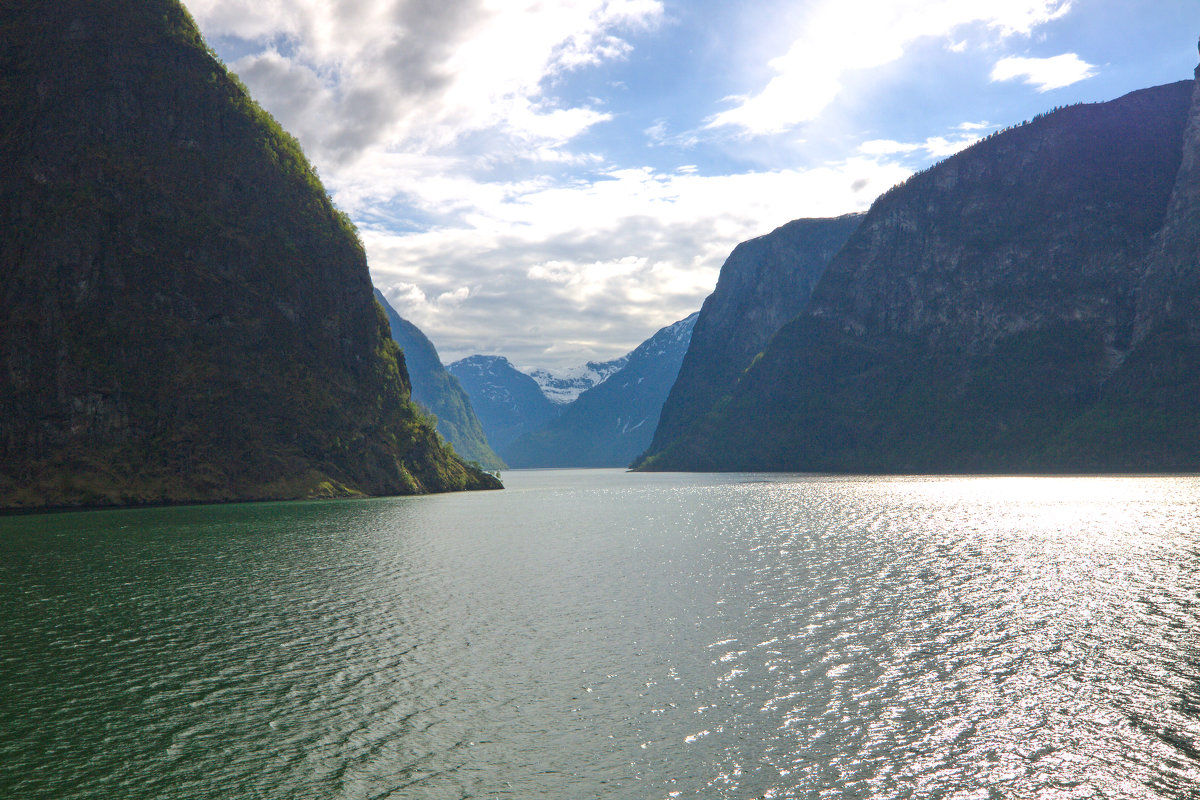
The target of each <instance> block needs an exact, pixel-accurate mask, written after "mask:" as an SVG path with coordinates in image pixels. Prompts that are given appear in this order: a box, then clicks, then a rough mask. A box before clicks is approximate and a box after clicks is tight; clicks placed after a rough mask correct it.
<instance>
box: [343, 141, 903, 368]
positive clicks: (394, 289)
mask: <svg viewBox="0 0 1200 800" xmlns="http://www.w3.org/2000/svg"><path fill="white" fill-rule="evenodd" d="M910 172H911V171H910V170H909V169H908V168H906V167H904V166H902V165H900V164H897V163H895V162H893V161H891V160H889V159H886V158H867V157H855V158H852V159H849V160H846V161H844V162H840V163H837V164H832V165H827V166H823V167H818V168H813V169H805V170H799V169H794V170H774V171H762V172H752V173H745V174H730V175H704V174H701V173H700V172H698V171H697V170H696V169H687V170H672V171H670V172H660V171H656V170H652V169H649V168H637V169H610V170H607V171H602V172H600V173H598V174H596V175H595V176H593V178H592V179H591V180H589V181H586V182H584V181H578V180H577V181H574V182H570V183H556V182H553V181H548V180H537V181H526V182H515V183H505V184H489V185H486V186H481V185H478V184H471V183H469V182H453V183H447V182H443V183H441V184H435V185H434V186H433V187H429V186H427V185H426V184H424V183H421V184H419V185H415V186H416V188H415V189H414V191H417V192H425V191H429V192H430V193H429V194H421V195H420V196H413V197H412V198H409V200H408V202H410V203H412V204H414V205H416V206H419V207H425V208H427V209H429V210H430V211H431V212H434V211H436V210H437V209H439V208H441V209H451V210H452V209H461V208H469V209H470V213H467V214H459V215H453V214H451V215H447V216H446V217H445V219H447V220H448V221H447V222H446V224H444V225H439V226H434V227H431V228H429V229H428V230H424V231H418V232H413V233H398V232H396V231H395V230H390V229H388V228H386V227H383V226H364V227H363V239H364V241H365V243H366V246H367V251H368V255H369V261H370V264H371V270H372V276H373V278H374V280H375V283H376V285H378V286H379V287H380V288H381V289H382V290H383V291H384V293H385V294H386V295H388V297H389V298H394V299H396V300H397V302H396V303H395V306H396V309H397V311H398V312H399V313H400V314H401V315H402V316H404V317H406V318H408V319H411V320H412V321H413V322H414V323H416V324H417V325H418V326H420V327H421V329H422V330H424V331H425V332H426V334H428V335H429V337H430V338H431V339H433V341H434V342H435V343H436V344H437V347H438V350H439V352H440V353H441V354H442V356H443V358H444V359H446V360H453V359H456V358H461V357H462V356H465V355H470V354H471V353H476V352H489V351H490V352H500V353H502V354H504V355H506V356H508V357H509V358H510V359H511V360H512V361H513V362H514V363H516V364H518V365H522V366H543V367H546V366H557V367H562V366H570V365H573V364H575V363H582V362H583V361H584V360H587V359H589V358H591V359H595V358H600V359H604V358H612V357H613V356H616V355H620V354H622V353H624V352H627V351H629V350H631V349H633V348H634V347H635V346H637V345H638V344H639V343H640V342H641V341H642V340H643V339H645V338H646V337H647V336H649V335H651V334H652V333H653V332H654V331H655V330H657V329H658V328H660V327H662V326H663V325H665V324H667V323H669V322H672V321H674V320H676V319H681V318H683V317H685V316H687V315H688V314H690V313H691V312H693V311H695V310H696V309H698V308H699V307H700V304H701V302H702V301H703V299H704V297H705V296H707V295H708V294H709V293H710V292H711V291H712V288H713V286H714V285H715V284H716V278H717V273H718V271H719V269H720V266H721V264H722V263H723V262H724V260H725V258H726V257H727V256H728V255H729V253H730V251H732V249H733V247H734V246H735V245H736V244H737V243H738V242H741V241H744V240H745V239H748V238H751V237H753V236H758V235H761V234H763V233H767V232H769V231H770V230H772V229H773V228H775V227H777V226H779V225H782V224H783V223H785V222H787V221H789V220H791V219H795V218H798V217H803V216H827V215H830V214H836V213H841V212H844V211H851V210H857V209H864V208H866V206H867V205H868V204H869V203H870V202H871V201H872V200H873V199H874V198H875V197H876V196H877V195H878V194H880V193H881V192H883V191H884V190H886V189H888V188H890V187H891V186H893V185H895V184H896V183H898V182H900V181H902V180H904V179H905V178H906V177H907V176H908V175H909V174H910ZM454 189H458V190H461V191H462V192H464V193H466V194H467V195H469V196H464V197H456V196H454V191H453V190H454ZM464 287H465V290H464ZM456 290H459V292H460V293H459V294H458V295H454V300H455V302H454V303H453V304H451V303H448V302H446V299H447V298H446V295H447V293H451V294H453V293H454V292H455V291H456Z"/></svg>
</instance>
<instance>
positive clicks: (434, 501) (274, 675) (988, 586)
mask: <svg viewBox="0 0 1200 800" xmlns="http://www.w3.org/2000/svg"><path fill="white" fill-rule="evenodd" d="M506 483H507V484H508V485H509V487H510V488H509V489H508V490H506V491H505V492H502V493H480V494H475V495H456V496H447V497H431V498H409V499H394V500H372V501H362V502H333V503H291V504H264V505H246V506H228V507H205V508H188V509H165V510H138V511H108V512H91V513H82V514H56V515H45V516H31V517H7V518H0V687H3V697H2V698H0V699H2V702H0V708H2V709H3V711H0V720H2V724H0V796H3V797H21V798H55V799H56V800H58V799H60V798H61V799H62V800H74V799H76V798H79V799H82V798H89V799H90V798H111V797H122V798H156V799H158V798H164V799H165V798H180V799H182V798H203V797H213V798H217V797H220V798H226V797H237V798H272V799H273V798H347V800H349V799H351V798H353V799H354V800H359V799H363V800H365V799H366V798H434V799H437V798H498V797H512V798H673V797H700V798H812V799H813V800H816V799H817V798H868V797H869V798H876V797H879V798H926V797H938V798H964V799H965V798H1010V797H1015V798H1196V797H1200V641H1198V632H1200V619H1198V618H1197V616H1198V613H1197V609H1198V608H1200V605H1198V603H1200V584H1198V581H1197V577H1196V576H1197V575H1200V531H1198V530H1197V526H1196V524H1195V521H1196V520H1197V519H1200V480H1198V479H1195V478H1191V477H1155V478H1133V477H1111V478H1109V477H1093V478H1005V477H997V478H869V479H868V478H834V477H821V476H762V475H723V476H682V475H631V474H625V473H623V472H619V471H553V472H514V473H509V474H508V475H506Z"/></svg>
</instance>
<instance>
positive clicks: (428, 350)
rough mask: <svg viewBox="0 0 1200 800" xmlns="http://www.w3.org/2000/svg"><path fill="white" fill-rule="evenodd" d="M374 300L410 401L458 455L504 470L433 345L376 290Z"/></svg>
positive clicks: (472, 410)
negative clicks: (403, 369)
mask: <svg viewBox="0 0 1200 800" xmlns="http://www.w3.org/2000/svg"><path fill="white" fill-rule="evenodd" d="M375 300H376V301H377V302H378V303H379V304H380V305H381V306H382V307H383V310H384V313H386V314H387V318H388V324H389V325H390V327H391V332H392V339H394V340H395V342H396V344H398V345H400V349H401V351H402V352H403V353H404V360H405V363H406V364H407V366H408V376H409V381H410V382H411V383H412V399H413V401H414V402H416V403H418V404H419V405H420V406H421V407H422V408H424V409H426V410H427V411H429V412H430V413H431V414H433V415H434V416H435V417H437V430H438V433H440V434H441V435H442V438H444V439H445V440H446V441H448V442H449V443H450V444H452V445H453V446H454V450H455V452H457V453H458V454H459V455H460V456H462V457H463V458H465V459H467V460H468V461H474V462H476V463H477V464H479V465H480V466H481V467H483V468H484V469H491V470H498V469H502V468H504V466H505V464H504V462H503V461H502V460H501V459H500V457H499V456H498V455H496V454H495V453H494V452H493V451H492V448H491V447H490V446H489V445H488V441H487V436H486V435H485V434H484V432H483V426H482V425H480V423H479V418H478V417H476V416H475V410H474V409H473V408H472V407H471V398H470V397H468V396H467V393H466V391H464V390H463V388H462V386H461V385H460V384H459V382H458V379H457V378H455V377H454V376H453V375H451V374H450V373H449V372H447V371H446V368H445V367H444V366H443V365H442V360H441V358H439V357H438V352H437V348H436V347H434V346H433V342H431V341H429V338H428V337H427V336H426V335H425V334H424V333H422V332H421V329H420V328H418V327H417V326H416V325H414V324H412V323H411V322H409V321H408V320H406V319H404V318H403V317H401V316H400V315H399V314H398V313H396V309H394V308H392V306H391V304H390V303H388V301H387V298H386V297H384V296H383V293H382V292H380V291H379V290H378V289H376V290H375Z"/></svg>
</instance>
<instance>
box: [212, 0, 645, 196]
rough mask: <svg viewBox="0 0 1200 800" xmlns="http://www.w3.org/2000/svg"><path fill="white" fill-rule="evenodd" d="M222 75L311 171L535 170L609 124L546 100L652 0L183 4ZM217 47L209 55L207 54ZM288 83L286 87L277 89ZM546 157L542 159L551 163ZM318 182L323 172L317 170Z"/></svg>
mask: <svg viewBox="0 0 1200 800" xmlns="http://www.w3.org/2000/svg"><path fill="white" fill-rule="evenodd" d="M189 7H190V8H191V10H192V12H193V13H194V14H195V16H196V18H197V20H198V22H199V23H200V25H201V28H202V29H203V30H204V31H205V32H206V34H207V35H208V36H209V38H210V39H215V40H217V42H218V45H220V46H222V47H224V48H226V49H228V50H232V51H235V52H240V53H245V55H243V56H242V57H240V58H237V59H235V60H234V61H233V62H232V64H231V67H232V68H233V69H234V70H235V71H236V72H238V73H239V75H240V76H241V77H242V79H243V80H244V81H245V82H246V84H247V85H248V86H249V87H250V89H251V91H252V92H253V93H254V94H255V96H256V97H259V98H261V101H262V102H263V105H264V106H265V107H266V108H267V110H268V111H270V112H271V113H272V114H274V115H275V116H276V117H277V118H278V119H279V120H280V122H281V123H282V124H283V126H284V127H285V128H287V129H289V130H290V131H292V132H293V133H295V134H296V135H297V137H298V138H299V139H300V141H301V142H302V143H303V145H304V146H305V149H306V150H307V151H308V152H309V153H310V155H311V156H312V157H313V158H314V160H315V161H318V162H337V163H345V162H348V161H352V160H356V159H362V158H369V157H370V156H371V154H372V152H373V151H385V152H386V151H396V150H404V151H406V152H410V153H413V152H428V153H436V152H439V151H445V150H447V149H449V148H452V147H455V146H457V145H458V144H459V143H460V142H461V141H462V140H463V139H464V138H466V137H470V136H472V135H476V134H479V133H480V132H486V133H487V134H488V136H487V137H486V138H487V143H488V149H489V151H491V152H493V153H495V152H496V151H497V149H498V148H503V150H504V151H505V152H507V153H508V154H509V155H510V156H511V157H513V158H519V157H522V156H523V154H525V153H527V152H532V153H534V154H535V156H534V157H535V159H541V160H544V159H545V158H546V156H547V153H546V151H547V150H553V149H555V148H561V147H562V146H563V145H564V144H566V143H567V142H569V141H571V140H572V139H574V138H575V137H577V136H579V135H580V134H581V133H583V132H585V131H586V130H588V128H589V127H591V126H593V125H596V124H599V123H601V122H605V121H607V120H608V119H610V116H609V115H608V114H607V113H605V112H604V111H603V110H597V109H593V108H589V107H586V106H579V107H561V106H559V105H558V104H557V103H556V102H554V100H553V99H552V98H550V97H548V96H547V94H546V88H547V87H548V86H549V85H551V84H552V83H553V82H554V80H555V79H556V78H557V77H558V76H561V75H564V74H566V73H568V72H571V71H573V70H578V69H582V68H584V67H588V66H593V65H596V64H599V63H602V62H605V61H611V60H614V59H621V58H624V57H626V56H627V54H628V53H629V50H630V45H629V44H628V43H627V42H626V41H625V40H624V39H623V38H622V36H623V34H624V33H625V32H635V31H639V30H646V29H651V28H653V27H654V26H656V25H657V24H659V22H660V21H661V18H662V14H663V10H662V4H661V2H659V0H574V1H572V0H513V1H512V2H502V1H501V0H355V1H354V2H350V0H290V1H289V2H286V3H285V2H283V0H191V2H190V3H189ZM219 49H220V47H219ZM289 80H291V81H293V84H292V86H291V88H288V87H287V86H285V83H286V82H287V81H289ZM551 160H553V159H551ZM327 174H328V171H327Z"/></svg>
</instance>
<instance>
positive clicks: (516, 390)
mask: <svg viewBox="0 0 1200 800" xmlns="http://www.w3.org/2000/svg"><path fill="white" fill-rule="evenodd" d="M446 370H447V371H448V372H449V373H450V374H451V375H453V376H454V377H455V378H457V379H458V381H459V383H460V384H462V387H463V389H464V390H466V392H467V395H468V396H469V397H470V398H471V405H472V407H473V408H474V409H475V414H476V416H477V417H478V418H479V422H480V424H481V425H482V426H483V430H484V433H486V434H487V439H488V442H489V443H490V444H491V445H492V448H493V449H494V450H495V451H496V452H497V453H498V454H499V455H500V457H501V458H503V459H504V460H505V461H507V460H508V458H507V457H506V456H505V455H504V454H505V452H506V451H507V448H508V445H509V444H510V443H511V442H512V441H513V440H515V439H517V438H519V437H520V436H522V435H524V434H526V433H530V432H532V431H535V430H537V429H539V428H541V427H542V426H543V425H545V424H546V423H548V422H549V421H550V420H552V419H554V418H555V417H557V416H558V415H559V413H561V411H562V408H561V406H559V405H557V404H555V403H552V402H550V400H549V399H548V398H547V397H546V395H544V394H543V393H542V389H541V387H540V386H539V385H538V383H537V381H535V380H534V379H533V378H531V377H530V376H529V375H526V374H525V373H524V372H521V371H520V370H518V369H517V368H516V367H514V366H513V365H512V363H511V362H510V361H509V360H508V359H507V358H505V357H504V356H485V355H474V356H468V357H467V358H463V359H459V360H458V361H455V362H454V363H452V364H449V365H448V366H447V367H446Z"/></svg>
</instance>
